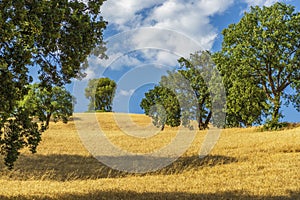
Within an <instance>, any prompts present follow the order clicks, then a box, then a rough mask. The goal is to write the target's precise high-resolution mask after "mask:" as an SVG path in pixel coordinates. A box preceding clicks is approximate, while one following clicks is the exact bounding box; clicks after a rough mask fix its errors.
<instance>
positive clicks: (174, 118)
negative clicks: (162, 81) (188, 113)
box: [140, 86, 180, 130]
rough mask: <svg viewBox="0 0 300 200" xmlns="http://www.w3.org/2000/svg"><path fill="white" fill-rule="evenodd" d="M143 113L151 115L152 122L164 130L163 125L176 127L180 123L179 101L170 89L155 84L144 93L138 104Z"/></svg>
mask: <svg viewBox="0 0 300 200" xmlns="http://www.w3.org/2000/svg"><path fill="white" fill-rule="evenodd" d="M140 106H141V108H142V109H144V111H145V114H146V115H148V116H149V117H151V118H152V119H153V120H152V122H153V124H154V125H155V126H157V127H161V130H164V127H165V125H169V126H171V127H176V126H179V125H180V106H179V102H178V100H177V98H176V96H175V94H174V93H173V92H172V90H171V89H169V88H166V87H163V86H155V87H154V89H152V90H149V92H147V93H145V98H144V99H142V102H141V104H140Z"/></svg>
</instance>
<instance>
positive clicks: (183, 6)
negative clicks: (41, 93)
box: [72, 0, 300, 122]
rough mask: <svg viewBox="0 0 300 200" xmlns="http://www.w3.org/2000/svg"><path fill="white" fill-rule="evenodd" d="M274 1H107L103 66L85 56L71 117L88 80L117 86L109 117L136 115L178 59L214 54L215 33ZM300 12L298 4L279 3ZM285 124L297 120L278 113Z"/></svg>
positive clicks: (289, 112)
mask: <svg viewBox="0 0 300 200" xmlns="http://www.w3.org/2000/svg"><path fill="white" fill-rule="evenodd" d="M275 2H277V1H276V0H147V1H138V0H118V1H116V0H107V1H106V2H105V3H104V5H103V6H102V15H103V17H104V19H105V20H106V21H108V27H107V29H106V30H105V32H104V39H105V40H106V41H107V48H108V52H107V54H108V56H109V59H108V60H100V59H99V58H96V57H93V56H91V57H90V58H89V65H90V66H89V68H88V69H87V70H86V73H87V77H86V78H85V79H84V80H82V81H74V83H73V84H72V86H73V95H74V96H75V97H76V98H77V102H78V103H77V104H76V105H75V111H76V112H83V111H86V110H87V104H88V100H87V99H85V98H84V88H85V87H86V85H87V82H88V80H89V79H92V78H99V77H109V78H111V79H113V80H115V81H116V82H117V84H118V89H117V91H116V97H115V100H114V104H113V110H114V111H115V112H131V113H142V110H141V109H140V107H139V104H140V101H141V99H142V98H143V95H144V93H145V92H146V91H148V90H149V89H150V88H152V87H153V86H154V85H155V84H157V83H158V81H159V80H160V77H161V75H164V74H166V71H167V70H171V69H173V68H175V67H176V66H177V59H178V58H179V57H180V56H184V57H188V56H189V54H190V53H193V52H195V51H196V50H210V51H212V52H215V51H218V50H220V48H221V42H222V35H221V31H222V30H223V29H224V28H226V27H227V26H228V25H229V24H232V23H237V22H238V21H239V20H240V18H241V17H242V16H243V13H244V12H245V11H247V10H249V7H250V6H255V5H258V6H270V5H272V4H273V3H275ZM285 2H287V3H289V4H292V5H294V6H295V7H296V10H297V11H299V10H300V2H299V1H296V0H294V1H288V0H287V1H285ZM283 114H284V115H285V118H284V119H283V120H285V121H293V122H296V121H298V122H299V121H300V117H299V116H300V114H299V113H298V112H296V110H295V109H293V108H291V107H288V108H287V107H283Z"/></svg>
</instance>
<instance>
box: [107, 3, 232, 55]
mask: <svg viewBox="0 0 300 200" xmlns="http://www.w3.org/2000/svg"><path fill="white" fill-rule="evenodd" d="M232 4H233V0H148V1H143V2H141V1H133V0H118V1H106V2H105V3H104V5H103V7H102V13H103V17H104V19H105V20H107V21H108V22H109V24H110V25H111V28H115V29H116V30H117V31H119V32H122V31H128V30H132V29H137V28H141V27H153V28H160V29H168V30H173V31H176V32H180V33H181V34H183V35H186V36H187V37H190V38H191V39H193V40H195V41H196V42H198V43H199V44H200V45H201V46H202V48H203V49H211V48H212V45H213V42H214V40H215V39H216V36H217V30H216V29H215V28H214V27H213V26H212V25H211V24H210V19H209V17H210V16H213V15H215V14H220V13H222V12H224V11H225V10H226V9H227V8H228V7H229V6H230V5H232ZM147 37H148V35H147V34H145V32H143V33H140V34H137V35H135V36H134V37H132V38H131V39H132V40H133V42H132V43H133V44H139V46H149V44H151V43H160V44H164V45H165V46H166V48H167V49H174V50H176V49H178V48H180V47H181V46H182V44H181V43H180V41H177V40H175V39H173V40H166V38H165V37H164V36H162V35H160V34H157V35H156V36H155V37H154V35H151V36H150V37H149V38H151V41H149V42H148V43H147V41H146V40H145V38H147ZM141 38H142V40H141ZM141 41H142V42H141ZM189 53H192V52H189Z"/></svg>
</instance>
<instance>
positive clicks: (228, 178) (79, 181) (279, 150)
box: [0, 113, 300, 199]
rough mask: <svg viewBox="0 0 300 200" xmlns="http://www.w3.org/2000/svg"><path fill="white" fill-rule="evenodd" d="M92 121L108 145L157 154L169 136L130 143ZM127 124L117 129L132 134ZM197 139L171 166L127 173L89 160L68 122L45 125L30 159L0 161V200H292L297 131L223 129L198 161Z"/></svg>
mask: <svg viewBox="0 0 300 200" xmlns="http://www.w3.org/2000/svg"><path fill="white" fill-rule="evenodd" d="M119 115H120V114H119ZM96 116H97V120H98V121H99V124H100V125H101V128H102V129H103V130H104V131H105V132H106V133H107V137H108V138H109V140H110V141H111V142H112V143H114V144H115V145H117V146H119V147H121V148H126V149H128V151H132V152H140V153H147V152H151V151H154V150H157V149H159V148H161V147H163V146H165V145H166V144H168V143H170V142H171V141H172V139H173V138H174V137H175V136H176V132H177V129H176V128H170V127H166V129H165V131H163V132H160V133H157V134H156V135H154V136H152V137H149V138H137V137H133V136H128V135H125V134H124V133H123V132H122V131H121V130H120V128H119V126H118V125H117V124H116V123H115V120H114V115H113V114H112V113H97V114H96ZM130 119H131V120H132V122H134V123H135V124H138V125H139V127H142V128H143V127H144V129H146V127H149V126H150V127H151V121H150V119H149V118H148V117H146V116H144V115H137V114H134V115H130ZM77 120H80V119H77ZM87 126H89V124H87ZM131 126H132V124H130V123H129V124H126V123H125V124H122V127H127V128H128V130H134V127H131ZM204 137H205V131H198V132H197V136H196V138H195V139H194V141H193V143H192V144H191V145H190V148H189V149H188V150H187V152H186V153H185V154H184V155H182V156H181V157H180V158H179V159H178V160H177V161H176V162H174V163H172V164H171V165H169V166H167V167H164V168H163V169H160V170H158V171H155V172H149V173H144V174H134V173H126V172H121V171H118V170H114V169H111V168H109V167H107V166H105V165H104V164H101V163H100V162H99V161H98V160H96V159H95V158H94V157H93V156H91V155H90V153H89V152H88V151H87V150H86V149H85V147H84V146H83V145H82V143H81V140H80V138H79V136H78V133H77V129H76V126H75V124H74V121H70V122H69V123H68V124H63V123H57V124H51V125H50V129H49V130H48V131H46V132H45V133H44V134H43V141H42V143H41V144H40V146H39V147H38V153H37V154H34V155H32V154H30V153H28V152H27V151H26V152H23V153H22V155H21V156H20V159H19V160H18V161H17V163H16V166H15V168H14V169H13V170H12V171H8V170H7V169H6V168H5V167H4V165H3V164H1V166H0V169H1V170H0V185H1V187H0V199H300V181H299V180H300V173H299V168H300V127H298V128H294V129H289V130H284V131H277V132H259V131H257V129H255V128H247V129H238V128H232V129H226V130H223V131H222V133H221V137H220V139H219V141H218V143H217V144H216V146H215V148H214V149H213V150H212V152H211V153H210V154H209V156H207V157H206V158H204V159H199V158H198V152H199V149H200V146H201V143H202V141H203V139H204Z"/></svg>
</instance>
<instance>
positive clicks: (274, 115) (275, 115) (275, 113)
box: [272, 94, 280, 123]
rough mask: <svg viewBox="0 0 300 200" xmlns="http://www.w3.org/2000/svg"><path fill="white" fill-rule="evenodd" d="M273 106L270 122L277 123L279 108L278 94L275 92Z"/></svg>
mask: <svg viewBox="0 0 300 200" xmlns="http://www.w3.org/2000/svg"><path fill="white" fill-rule="evenodd" d="M273 104H274V108H273V112H272V122H274V123H278V121H279V117H280V116H279V114H280V113H279V110H280V94H276V95H275V97H274V100H273Z"/></svg>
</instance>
